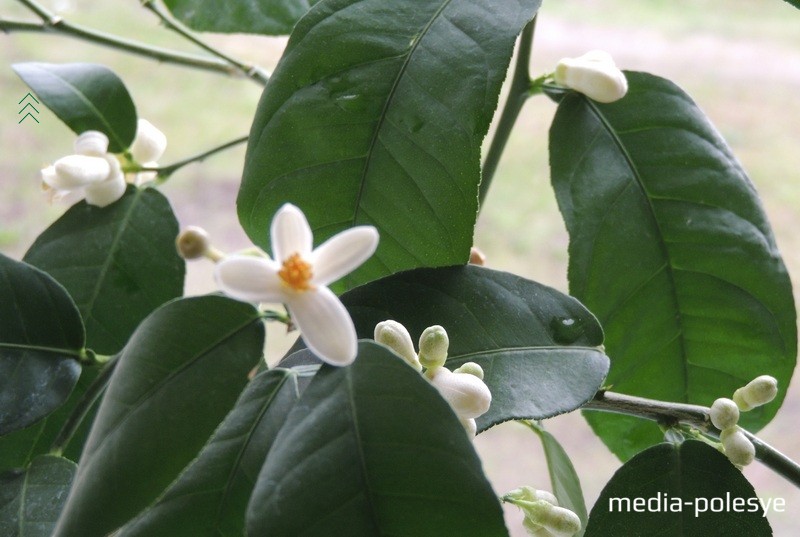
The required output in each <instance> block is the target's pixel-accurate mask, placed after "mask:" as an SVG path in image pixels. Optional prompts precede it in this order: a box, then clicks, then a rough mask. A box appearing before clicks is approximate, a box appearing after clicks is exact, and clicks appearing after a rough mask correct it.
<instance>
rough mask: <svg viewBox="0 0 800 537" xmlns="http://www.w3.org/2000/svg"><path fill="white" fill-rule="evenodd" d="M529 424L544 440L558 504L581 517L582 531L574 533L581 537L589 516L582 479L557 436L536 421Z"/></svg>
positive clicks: (545, 453)
mask: <svg viewBox="0 0 800 537" xmlns="http://www.w3.org/2000/svg"><path fill="white" fill-rule="evenodd" d="M528 426H529V427H530V428H531V429H532V430H533V431H534V432H535V433H536V434H538V435H539V439H540V440H541V441H542V447H543V448H544V456H545V458H546V459H547V471H548V472H549V474H550V484H551V485H552V487H553V495H555V497H556V498H557V499H558V505H560V506H561V507H565V508H567V509H569V510H570V511H572V512H573V513H575V514H576V515H578V518H580V519H581V531H580V532H578V533H576V534H575V535H574V537H581V536H582V535H583V533H584V531H586V521H587V519H588V518H589V517H588V515H587V513H586V502H585V500H584V499H583V490H581V480H580V478H578V474H577V472H575V467H574V466H572V461H571V460H570V459H569V455H567V452H566V451H564V448H563V447H561V444H559V443H558V440H556V437H555V436H553V435H552V434H550V433H548V432H547V431H546V430H545V429H544V427H542V426H540V425H537V424H535V423H532V422H528Z"/></svg>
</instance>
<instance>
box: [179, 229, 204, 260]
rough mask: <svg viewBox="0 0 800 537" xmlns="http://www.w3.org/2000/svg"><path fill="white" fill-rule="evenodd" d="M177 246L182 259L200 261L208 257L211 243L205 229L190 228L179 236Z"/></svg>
mask: <svg viewBox="0 0 800 537" xmlns="http://www.w3.org/2000/svg"><path fill="white" fill-rule="evenodd" d="M175 246H176V248H177V249H178V253H179V254H180V256H181V257H182V258H184V259H198V258H200V257H203V256H204V255H206V252H207V251H208V248H209V247H210V246H211V243H210V241H209V239H208V233H207V232H206V230H205V229H203V228H201V227H197V226H189V227H187V228H186V229H184V230H183V231H181V232H180V233H179V234H178V237H177V238H176V239H175Z"/></svg>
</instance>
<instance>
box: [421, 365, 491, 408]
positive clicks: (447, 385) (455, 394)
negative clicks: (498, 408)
mask: <svg viewBox="0 0 800 537" xmlns="http://www.w3.org/2000/svg"><path fill="white" fill-rule="evenodd" d="M430 381H431V384H432V385H433V386H434V387H435V388H436V389H437V390H439V393H440V394H442V397H443V398H444V399H445V400H446V401H447V402H448V403H450V406H451V407H453V410H454V411H455V413H456V414H458V417H459V418H462V419H470V418H473V419H474V418H477V417H478V416H481V415H483V414H485V413H486V412H487V411H488V410H489V406H490V405H491V403H492V394H491V392H490V391H489V388H488V387H487V386H486V384H485V383H484V382H483V381H482V380H481V379H479V378H478V377H475V376H473V375H470V374H468V373H453V372H451V371H450V370H448V369H446V368H444V367H440V368H438V369H437V370H436V371H435V372H434V373H433V375H432V377H430Z"/></svg>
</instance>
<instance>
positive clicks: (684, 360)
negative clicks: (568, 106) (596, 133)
mask: <svg viewBox="0 0 800 537" xmlns="http://www.w3.org/2000/svg"><path fill="white" fill-rule="evenodd" d="M582 99H583V100H584V102H585V103H586V104H587V107H588V108H589V110H590V111H591V112H592V113H593V115H594V116H595V117H596V118H597V120H598V121H599V122H600V124H601V126H602V127H604V129H605V131H606V132H607V133H608V134H609V136H611V139H612V140H613V142H614V144H615V145H616V146H617V148H618V149H619V151H620V153H621V154H622V156H623V157H624V159H625V162H626V164H627V165H628V168H629V169H630V171H631V174H632V175H633V178H634V180H635V182H636V185H637V186H638V187H639V190H641V192H642V196H643V197H644V199H645V200H646V201H647V208H648V209H649V213H650V216H651V217H652V219H653V223H654V225H655V228H656V232H657V237H658V246H659V248H660V250H661V253H662V255H663V257H664V259H665V264H666V271H665V272H666V274H667V277H668V279H669V282H670V286H669V288H670V291H671V293H670V295H671V297H672V301H673V304H674V305H675V310H676V312H677V315H676V316H675V324H676V325H677V328H678V334H677V336H676V337H677V338H678V341H679V342H680V356H681V372H682V384H683V400H684V401H688V399H689V371H688V367H687V365H688V354H687V352H686V341H685V339H684V328H683V316H682V310H681V306H680V300H679V299H678V292H677V284H676V279H675V271H674V268H673V266H672V257H671V256H670V253H669V248H668V247H667V244H666V242H665V241H664V234H663V232H662V229H661V223H660V222H659V221H658V217H657V216H656V211H655V207H653V202H652V200H651V199H650V195H649V192H648V191H647V188H646V187H645V185H644V181H643V180H642V177H641V174H640V173H639V169H638V168H637V167H636V164H635V163H634V161H633V158H632V157H631V155H630V154H629V153H628V150H627V148H626V147H625V145H624V144H623V143H622V140H621V139H620V137H619V135H618V134H617V131H616V129H614V127H613V126H612V125H611V123H610V122H609V121H608V120H607V119H606V117H605V116H604V115H603V114H602V113H601V112H600V110H599V109H598V107H597V104H596V103H594V102H593V101H592V100H591V99H589V98H587V97H582Z"/></svg>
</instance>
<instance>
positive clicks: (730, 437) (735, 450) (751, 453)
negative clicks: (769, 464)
mask: <svg viewBox="0 0 800 537" xmlns="http://www.w3.org/2000/svg"><path fill="white" fill-rule="evenodd" d="M720 439H721V440H722V445H723V447H724V448H725V455H726V456H727V457H728V459H729V460H730V461H731V462H732V463H733V464H735V465H736V466H747V465H748V464H750V463H751V462H753V459H754V458H755V456H756V448H755V446H753V443H752V442H751V441H750V440H749V439H748V438H747V437H746V436H745V435H744V433H743V432H742V431H740V430H738V429H737V430H734V431H733V432H731V433H728V434H726V435H725V437H724V439H723V438H722V436H720Z"/></svg>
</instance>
